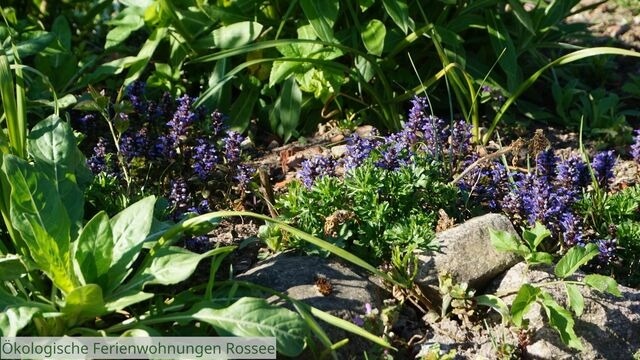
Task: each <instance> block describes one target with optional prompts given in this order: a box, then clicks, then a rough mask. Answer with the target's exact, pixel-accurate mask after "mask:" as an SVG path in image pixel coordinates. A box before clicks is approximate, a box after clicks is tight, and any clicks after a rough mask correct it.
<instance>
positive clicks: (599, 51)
mask: <svg viewBox="0 0 640 360" xmlns="http://www.w3.org/2000/svg"><path fill="white" fill-rule="evenodd" d="M559 4H565V2H562V1H555V2H553V3H552V5H559ZM545 20H548V19H547V17H545ZM552 24H554V25H555V24H556V21H553V22H552ZM598 55H622V56H633V57H637V58H640V54H639V53H638V52H636V51H630V50H626V49H620V48H614V47H594V48H588V49H582V50H577V51H574V52H572V53H569V54H567V55H564V56H561V57H559V58H557V59H555V60H553V61H551V62H549V63H548V64H546V65H545V66H543V67H541V68H540V69H538V70H537V71H536V72H535V73H533V74H532V75H531V76H529V77H528V78H527V79H525V80H524V81H523V82H522V83H521V84H520V85H519V86H518V88H517V89H516V90H515V91H513V92H512V94H511V96H510V97H508V98H507V100H506V101H505V103H504V104H503V105H502V107H501V108H500V110H498V113H497V114H496V116H495V117H494V118H493V120H492V121H491V125H489V129H488V130H487V131H486V132H485V133H484V135H483V136H482V143H483V144H486V143H487V141H489V139H490V138H491V136H492V135H493V132H494V131H495V129H496V127H497V126H498V124H499V123H500V120H502V117H503V116H504V115H505V114H506V113H507V110H508V109H509V107H511V105H513V103H514V102H515V101H516V100H517V99H518V98H519V97H520V95H522V94H523V93H524V92H525V91H526V90H527V89H528V88H529V87H531V85H533V84H534V83H535V82H536V80H538V78H539V77H540V76H541V75H542V74H543V73H544V72H545V71H546V70H547V69H549V68H551V67H554V66H557V65H564V64H568V63H571V62H574V61H578V60H581V59H584V58H588V57H592V56H598Z"/></svg>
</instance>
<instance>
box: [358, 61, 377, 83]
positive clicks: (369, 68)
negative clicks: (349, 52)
mask: <svg viewBox="0 0 640 360" xmlns="http://www.w3.org/2000/svg"><path fill="white" fill-rule="evenodd" d="M354 65H355V67H356V69H358V72H359V73H360V75H361V76H362V78H363V79H364V81H366V82H369V81H370V80H371V79H373V77H374V76H375V74H376V73H375V70H374V69H373V65H372V64H371V62H369V61H368V60H367V59H365V58H364V57H362V56H356V59H355V62H354Z"/></svg>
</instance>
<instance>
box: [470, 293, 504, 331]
mask: <svg viewBox="0 0 640 360" xmlns="http://www.w3.org/2000/svg"><path fill="white" fill-rule="evenodd" d="M474 299H475V301H476V303H477V304H478V305H483V306H488V307H490V308H492V309H494V310H495V311H497V312H498V314H500V316H501V317H502V323H503V324H506V323H508V322H509V319H511V315H510V314H509V307H508V306H507V304H506V303H505V302H504V301H503V300H502V299H500V298H499V297H497V296H495V295H491V294H486V295H479V296H476V297H475V298H474Z"/></svg>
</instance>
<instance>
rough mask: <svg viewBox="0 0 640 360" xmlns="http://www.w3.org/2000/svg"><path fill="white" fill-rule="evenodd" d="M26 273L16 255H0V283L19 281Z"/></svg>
mask: <svg viewBox="0 0 640 360" xmlns="http://www.w3.org/2000/svg"><path fill="white" fill-rule="evenodd" d="M27 272H28V269H27V266H26V265H25V264H24V262H23V261H22V258H21V257H20V256H18V255H14V254H8V255H0V281H12V280H16V279H19V278H20V277H21V276H22V275H24V274H26V273H27Z"/></svg>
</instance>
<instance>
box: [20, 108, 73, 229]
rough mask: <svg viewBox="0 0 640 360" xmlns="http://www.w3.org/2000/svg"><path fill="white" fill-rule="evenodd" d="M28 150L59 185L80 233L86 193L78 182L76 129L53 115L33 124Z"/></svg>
mask: <svg viewBox="0 0 640 360" xmlns="http://www.w3.org/2000/svg"><path fill="white" fill-rule="evenodd" d="M27 145H28V151H29V153H30V154H31V156H33V158H34V160H35V163H36V167H37V169H38V170H41V171H43V172H44V173H45V174H46V175H47V177H49V179H50V180H52V182H53V185H54V186H55V187H56V189H57V192H58V194H59V195H60V199H61V200H62V203H63V205H64V207H65V209H66V212H67V215H68V216H69V221H70V222H71V225H72V226H73V228H72V229H71V233H72V234H74V236H75V234H76V233H77V231H78V229H79V228H80V226H81V222H82V218H83V214H84V193H83V191H82V190H81V189H80V187H79V186H78V184H77V183H76V167H78V166H84V164H79V162H78V159H77V157H78V152H77V146H76V139H75V137H74V135H73V130H72V129H71V127H70V126H69V124H67V123H66V122H64V121H62V119H60V118H59V117H57V116H55V115H51V116H49V117H48V118H46V119H44V120H42V121H40V122H39V123H38V124H37V125H36V126H34V127H33V129H32V130H31V132H30V133H29V136H28V138H27Z"/></svg>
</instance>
